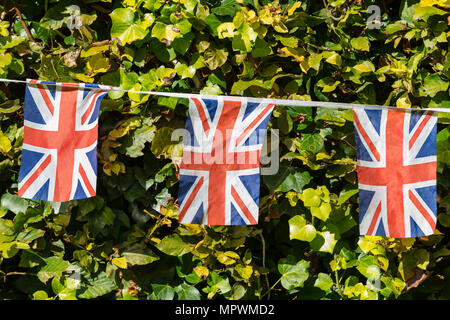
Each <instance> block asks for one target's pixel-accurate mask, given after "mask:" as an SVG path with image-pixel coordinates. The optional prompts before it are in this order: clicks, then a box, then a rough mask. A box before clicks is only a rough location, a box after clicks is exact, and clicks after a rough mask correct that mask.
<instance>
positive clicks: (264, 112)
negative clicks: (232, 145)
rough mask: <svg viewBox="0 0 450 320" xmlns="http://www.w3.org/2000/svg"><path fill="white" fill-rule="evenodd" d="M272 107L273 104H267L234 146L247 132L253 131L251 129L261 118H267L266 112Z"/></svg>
mask: <svg viewBox="0 0 450 320" xmlns="http://www.w3.org/2000/svg"><path fill="white" fill-rule="evenodd" d="M272 107H273V104H269V105H268V106H267V107H265V108H264V110H263V111H262V112H261V113H260V114H259V115H258V116H257V117H256V118H255V120H253V121H252V122H251V123H250V125H249V126H248V127H247V129H245V131H244V132H243V133H242V134H241V135H240V136H239V138H238V139H237V141H236V146H238V145H239V144H240V143H241V142H242V140H243V139H244V138H245V137H246V136H247V134H248V132H249V131H251V130H253V127H254V126H256V124H257V123H258V122H259V121H260V120H261V118H263V117H265V116H267V112H269V110H270V109H271V108H272Z"/></svg>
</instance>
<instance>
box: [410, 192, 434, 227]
mask: <svg viewBox="0 0 450 320" xmlns="http://www.w3.org/2000/svg"><path fill="white" fill-rule="evenodd" d="M408 196H409V199H410V200H411V201H412V203H413V204H414V205H415V206H416V208H417V209H419V212H420V213H421V214H422V216H423V217H424V218H425V220H427V222H428V224H429V225H430V226H431V227H432V228H433V229H434V227H435V226H436V222H435V221H434V220H433V218H432V217H431V216H430V214H429V213H428V211H427V209H425V208H424V207H423V206H422V204H421V203H420V201H419V200H418V199H417V197H416V196H415V194H414V193H413V192H412V191H411V190H409V192H408Z"/></svg>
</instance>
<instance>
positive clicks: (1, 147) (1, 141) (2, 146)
mask: <svg viewBox="0 0 450 320" xmlns="http://www.w3.org/2000/svg"><path fill="white" fill-rule="evenodd" d="M9 150H11V141H9V139H8V137H7V136H5V135H4V134H3V132H1V131H0V152H3V153H7V152H9Z"/></svg>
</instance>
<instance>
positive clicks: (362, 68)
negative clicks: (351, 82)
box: [353, 61, 375, 72]
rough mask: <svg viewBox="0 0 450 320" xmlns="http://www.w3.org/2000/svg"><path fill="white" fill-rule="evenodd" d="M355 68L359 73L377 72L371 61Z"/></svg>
mask: <svg viewBox="0 0 450 320" xmlns="http://www.w3.org/2000/svg"><path fill="white" fill-rule="evenodd" d="M353 68H354V69H356V70H358V71H359V72H374V71H375V66H374V65H373V64H372V62H369V61H364V62H363V63H361V64H357V65H356V66H354V67H353Z"/></svg>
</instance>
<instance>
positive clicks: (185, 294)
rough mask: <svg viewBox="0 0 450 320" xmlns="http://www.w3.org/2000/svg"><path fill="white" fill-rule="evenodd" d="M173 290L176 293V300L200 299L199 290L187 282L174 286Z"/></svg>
mask: <svg viewBox="0 0 450 320" xmlns="http://www.w3.org/2000/svg"><path fill="white" fill-rule="evenodd" d="M175 292H176V293H177V295H178V300H200V292H199V291H198V290H197V288H196V287H194V286H191V285H189V284H187V283H182V284H180V285H179V286H177V287H175Z"/></svg>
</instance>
